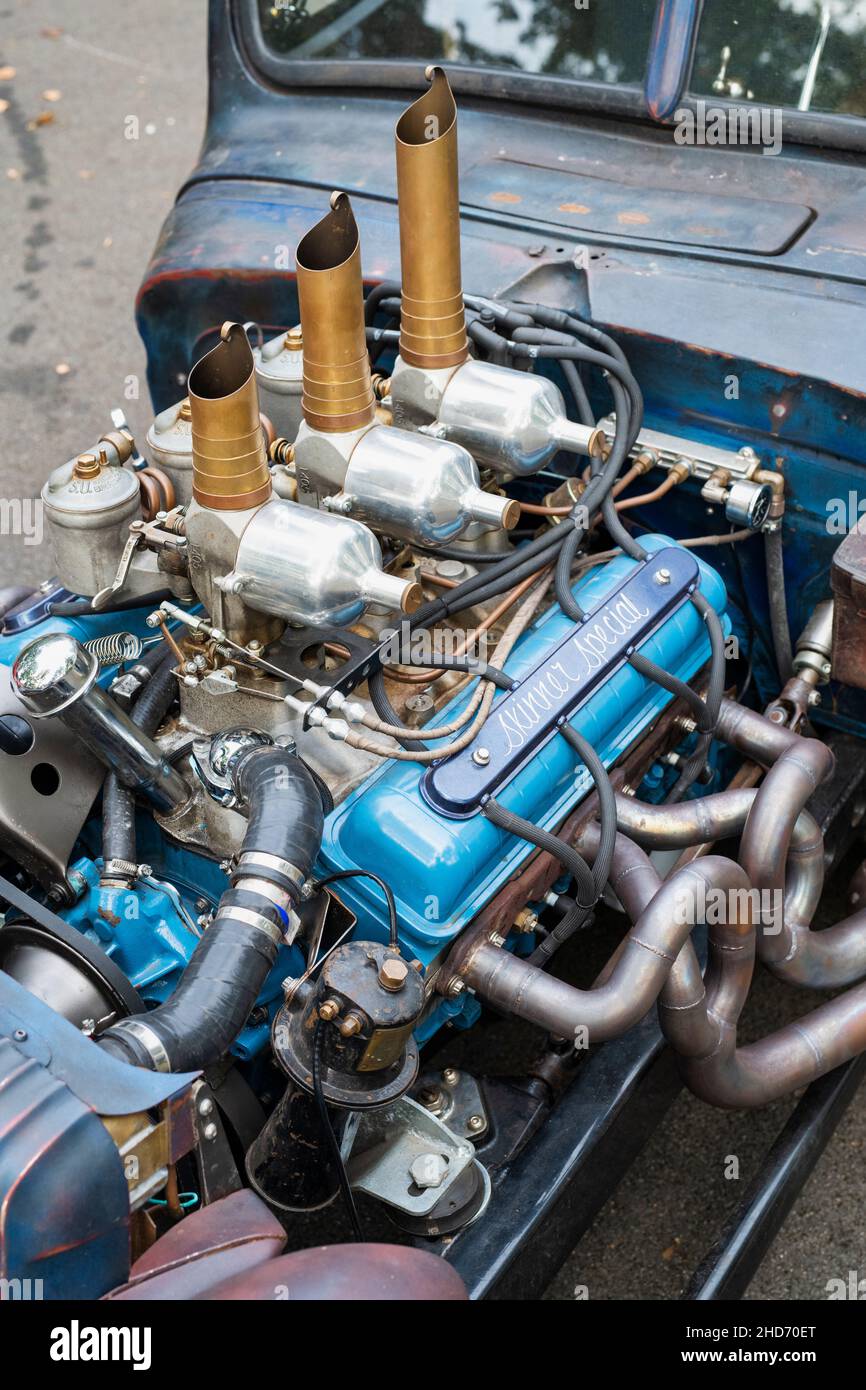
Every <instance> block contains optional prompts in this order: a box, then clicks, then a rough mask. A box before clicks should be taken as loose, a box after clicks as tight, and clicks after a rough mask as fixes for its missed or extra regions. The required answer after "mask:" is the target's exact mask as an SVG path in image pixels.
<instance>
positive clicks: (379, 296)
mask: <svg viewBox="0 0 866 1390" xmlns="http://www.w3.org/2000/svg"><path fill="white" fill-rule="evenodd" d="M402 292H403V291H402V286H401V285H400V284H399V283H398V282H397V281H396V280H382V281H381V283H380V284H378V285H374V286H373V288H372V289H371V290H370V292H369V294H368V295H367V298H366V299H365V300H364V322H365V323H372V322H373V320H374V318H375V317H376V311H377V309H378V307H379V304H380V303H381V301H382V300H383V299H399V297H400V295H401V294H402Z"/></svg>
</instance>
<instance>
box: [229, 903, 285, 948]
mask: <svg viewBox="0 0 866 1390" xmlns="http://www.w3.org/2000/svg"><path fill="white" fill-rule="evenodd" d="M228 917H231V918H233V919H234V921H235V922H243V923H244V925H245V926H247V927H256V928H257V929H258V930H259V931H263V932H264V933H265V934H266V935H267V936H269V937H270V938H271V940H272V941H273V943H274V945H276V946H279V945H281V944H282V940H283V929H282V927H280V926H278V925H277V923H276V922H271V921H270V920H269V919H268V918H267V917H265V916H263V915H262V913H261V912H252V911H251V910H250V908H248V907H221V908H220V910H219V912H218V913H217V915H216V917H215V919H214V920H215V921H216V922H219V921H220V920H221V919H225V918H228Z"/></svg>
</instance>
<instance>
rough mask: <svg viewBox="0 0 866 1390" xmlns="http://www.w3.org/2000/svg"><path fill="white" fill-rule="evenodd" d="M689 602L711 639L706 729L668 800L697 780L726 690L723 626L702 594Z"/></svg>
mask: <svg viewBox="0 0 866 1390" xmlns="http://www.w3.org/2000/svg"><path fill="white" fill-rule="evenodd" d="M691 598H692V603H693V604H694V605H695V607H696V608H697V610H698V612H699V613H700V614H701V617H702V618H703V620H704V622H705V623H706V625H707V632H708V633H709V638H710V648H711V651H712V656H711V658H710V678H709V684H708V687H707V697H706V702H705V703H706V707H707V719H708V721H709V725H710V727H709V729H708V730H706V731H705V732H703V733H701V736H700V738H699V739H698V742H697V746H696V748H695V750H694V752H693V753H692V755H691V757H690V758H689V759H688V760H687V762H686V764H685V767H684V768H683V770H682V772H681V774H680V776H679V779H678V780H677V782H676V783H675V784H674V787H673V789H672V790H671V793H670V795H669V796H668V797H667V800H668V801H669V802H671V803H673V802H677V801H682V799H683V797H684V796H685V794H686V792H687V791H688V790H689V789H690V787H691V786H692V785H693V783H694V782H695V781H696V780H697V778H698V777H699V776H700V774H701V773H702V772H703V770H704V766H705V764H706V761H707V753H708V751H709V748H710V745H711V743H712V741H713V731H714V730H715V727H716V724H717V722H718V718H719V710H720V708H721V704H722V696H723V695H724V693H725V634H724V631H723V629H722V624H721V620H720V618H719V615H718V613H717V612H716V610H715V608H713V606H712V604H710V603H708V602H707V600H706V599H705V598H704V596H703V594H702V593H700V591H699V590H696V591H695V592H694V593H693V594H692V596H691Z"/></svg>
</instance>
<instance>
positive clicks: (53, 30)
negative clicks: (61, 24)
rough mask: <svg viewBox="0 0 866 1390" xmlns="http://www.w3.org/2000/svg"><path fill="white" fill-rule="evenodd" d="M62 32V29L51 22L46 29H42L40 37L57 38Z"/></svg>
mask: <svg viewBox="0 0 866 1390" xmlns="http://www.w3.org/2000/svg"><path fill="white" fill-rule="evenodd" d="M62 33H63V30H62V29H58V28H57V27H56V25H54V24H51V25H49V26H48V27H47V28H46V29H43V30H42V37H43V39H59V38H60V35H61V34H62Z"/></svg>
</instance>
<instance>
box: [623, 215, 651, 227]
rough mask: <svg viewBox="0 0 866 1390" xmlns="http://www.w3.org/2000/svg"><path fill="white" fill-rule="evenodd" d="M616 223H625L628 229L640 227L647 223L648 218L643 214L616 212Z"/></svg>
mask: <svg viewBox="0 0 866 1390" xmlns="http://www.w3.org/2000/svg"><path fill="white" fill-rule="evenodd" d="M616 220H617V222H622V223H625V224H626V225H627V226H629V227H642V226H644V225H645V224H646V223H647V222H649V220H650V219H649V216H648V215H647V213H645V212H618V213H617V215H616Z"/></svg>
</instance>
